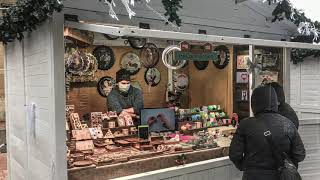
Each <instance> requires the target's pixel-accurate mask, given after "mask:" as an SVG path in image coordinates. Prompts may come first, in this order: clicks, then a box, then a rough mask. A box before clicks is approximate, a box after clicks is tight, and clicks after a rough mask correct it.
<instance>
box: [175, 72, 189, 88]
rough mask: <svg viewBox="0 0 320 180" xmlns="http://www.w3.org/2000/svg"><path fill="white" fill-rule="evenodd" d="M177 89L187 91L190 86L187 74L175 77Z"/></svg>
mask: <svg viewBox="0 0 320 180" xmlns="http://www.w3.org/2000/svg"><path fill="white" fill-rule="evenodd" d="M174 85H175V88H176V89H177V90H178V91H184V90H186V89H187V87H188V85H189V78H188V76H187V75H186V74H183V73H181V74H177V75H176V76H175V83H174Z"/></svg>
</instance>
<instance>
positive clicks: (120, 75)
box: [116, 69, 130, 83]
mask: <svg viewBox="0 0 320 180" xmlns="http://www.w3.org/2000/svg"><path fill="white" fill-rule="evenodd" d="M123 80H125V81H130V72H129V71H127V70H125V69H120V70H119V71H117V72H116V82H117V83H118V82H120V81H123Z"/></svg>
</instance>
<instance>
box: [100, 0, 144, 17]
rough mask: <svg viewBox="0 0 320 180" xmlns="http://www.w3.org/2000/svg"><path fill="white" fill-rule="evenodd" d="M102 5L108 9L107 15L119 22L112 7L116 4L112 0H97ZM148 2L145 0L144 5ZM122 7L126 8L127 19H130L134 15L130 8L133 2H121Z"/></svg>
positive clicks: (130, 0)
mask: <svg viewBox="0 0 320 180" xmlns="http://www.w3.org/2000/svg"><path fill="white" fill-rule="evenodd" d="M99 1H100V2H102V3H104V4H105V5H106V6H108V8H109V15H110V16H111V17H112V18H113V19H116V20H118V21H119V18H118V16H117V14H116V13H115V11H114V7H116V3H115V2H114V0H99ZM149 2H150V0H146V3H149ZM121 3H122V5H123V6H124V7H125V8H126V10H127V13H128V16H129V18H130V19H131V18H132V17H133V16H135V15H136V13H135V12H134V11H133V10H132V9H131V6H132V7H133V6H134V3H135V0H121Z"/></svg>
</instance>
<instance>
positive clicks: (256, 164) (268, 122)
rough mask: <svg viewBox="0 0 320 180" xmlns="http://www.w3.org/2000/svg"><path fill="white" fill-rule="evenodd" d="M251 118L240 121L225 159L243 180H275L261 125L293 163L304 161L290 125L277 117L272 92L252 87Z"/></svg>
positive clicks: (302, 148)
mask: <svg viewBox="0 0 320 180" xmlns="http://www.w3.org/2000/svg"><path fill="white" fill-rule="evenodd" d="M251 106H252V111H253V113H254V117H250V118H247V119H244V120H242V121H241V122H240V125H239V127H238V129H237V131H236V133H235V135H234V137H233V139H232V142H231V145H230V150H229V158H230V160H231V161H232V162H233V163H234V164H235V166H236V167H237V168H238V169H239V170H241V171H244V174H243V178H242V179H243V180H278V179H279V175H278V172H277V162H276V160H275V159H274V158H273V156H272V151H271V147H270V146H269V144H268V141H267V140H266V139H265V137H264V134H263V133H264V130H265V128H264V126H265V127H266V128H268V130H270V131H271V133H272V137H273V141H274V144H275V145H277V146H278V147H279V149H280V150H281V151H283V152H286V153H287V154H288V155H289V157H290V158H291V159H292V161H293V162H294V163H295V164H298V162H301V161H303V160H304V158H305V149H304V145H303V143H302V141H301V138H300V135H299V133H298V132H297V129H296V128H295V126H294V124H293V123H292V122H291V121H290V120H289V119H287V118H285V117H283V116H281V115H280V114H278V102H277V95H276V93H275V90H274V89H273V88H272V87H271V86H264V87H259V88H256V89H255V90H254V91H253V94H252V98H251Z"/></svg>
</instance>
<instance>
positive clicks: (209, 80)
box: [65, 28, 238, 175]
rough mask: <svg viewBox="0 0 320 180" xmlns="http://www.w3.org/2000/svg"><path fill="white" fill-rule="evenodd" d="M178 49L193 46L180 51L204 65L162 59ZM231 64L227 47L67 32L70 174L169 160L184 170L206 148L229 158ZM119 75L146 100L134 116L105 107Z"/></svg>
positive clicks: (232, 127)
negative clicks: (124, 75) (190, 156)
mask: <svg viewBox="0 0 320 180" xmlns="http://www.w3.org/2000/svg"><path fill="white" fill-rule="evenodd" d="M179 43H180V45H181V44H184V45H187V47H188V48H187V50H184V49H183V47H178V48H180V50H181V52H182V51H188V52H187V53H191V54H192V58H194V57H197V58H199V57H201V58H202V60H201V61H186V60H177V59H175V58H177V56H175V54H174V53H172V54H169V53H168V54H166V55H168V56H163V54H164V53H165V52H168V49H167V47H169V46H171V45H172V44H179ZM189 55H190V54H189ZM166 57H171V59H170V61H169V62H170V63H171V66H169V67H168V66H167V65H166V63H163V59H164V58H166ZM190 57H191V56H190ZM208 57H209V58H212V57H216V58H217V60H212V59H205V58H208ZM197 58H196V59H197ZM233 59H234V56H233V47H232V46H228V45H221V44H208V43H207V44H204V43H199V42H184V43H181V42H173V41H163V40H159V39H150V38H134V37H112V36H109V35H105V34H99V33H92V32H86V31H85V32H84V31H80V30H76V29H70V28H66V29H65V65H66V94H67V99H66V127H67V128H66V130H67V134H68V138H67V147H68V155H67V157H68V168H69V169H70V170H74V169H77V168H79V167H91V168H92V167H97V166H103V165H115V164H119V163H125V162H128V161H130V162H132V161H135V160H137V159H140V160H141V159H147V158H154V157H157V156H160V155H161V156H165V155H172V154H178V155H177V157H174V158H173V159H172V161H173V162H174V164H176V165H179V164H184V163H186V162H188V163H189V162H192V161H197V160H188V161H186V157H185V156H188V155H187V154H188V153H190V152H197V151H199V152H200V151H201V150H205V149H213V150H214V149H217V151H219V152H221V153H219V154H218V155H217V156H216V157H220V156H225V155H227V153H226V152H227V151H226V148H228V146H229V144H230V142H231V138H232V135H233V133H234V132H235V129H236V126H237V125H238V115H237V114H235V113H233V66H234V65H233V63H232V62H233ZM229 62H230V63H229ZM179 63H182V64H181V66H180V65H178V64H179ZM177 66H180V68H179V69H174V68H172V67H177ZM170 67H171V68H170ZM120 69H125V70H126V71H127V72H130V75H131V81H130V83H131V85H132V86H133V87H135V88H137V89H139V90H140V91H141V92H142V94H143V100H144V101H143V102H144V108H143V109H141V112H140V113H138V114H137V116H135V117H133V116H127V115H123V114H119V113H117V112H114V111H110V110H109V108H108V103H107V97H108V95H109V93H110V92H111V91H112V90H113V89H114V88H116V87H117V86H118V85H117V82H116V79H117V77H116V74H117V72H118V71H119V70H120ZM222 149H224V151H223V152H224V153H222ZM211 158H212V157H211ZM202 160H203V159H202ZM168 164H170V163H168ZM161 167H163V166H161ZM155 168H156V167H155ZM136 173H138V172H136ZM121 175H129V174H121Z"/></svg>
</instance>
